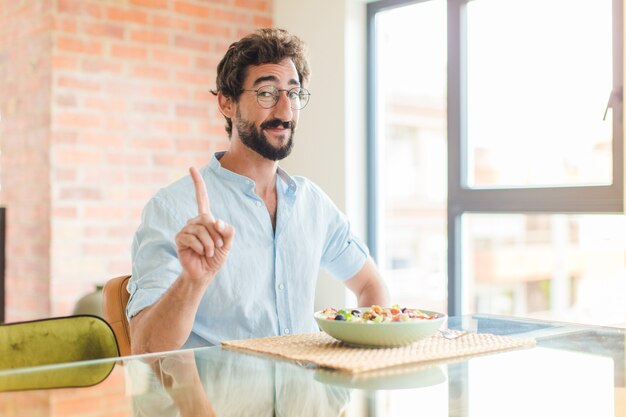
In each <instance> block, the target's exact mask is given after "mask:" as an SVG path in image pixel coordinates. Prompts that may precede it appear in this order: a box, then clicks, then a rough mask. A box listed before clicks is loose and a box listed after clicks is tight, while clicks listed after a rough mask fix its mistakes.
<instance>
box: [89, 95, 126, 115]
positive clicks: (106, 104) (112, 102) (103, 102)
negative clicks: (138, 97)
mask: <svg viewBox="0 0 626 417" xmlns="http://www.w3.org/2000/svg"><path fill="white" fill-rule="evenodd" d="M85 108H87V109H94V110H101V111H104V112H109V113H119V112H125V111H126V100H125V99H123V98H117V97H111V98H100V97H87V98H86V99H85Z"/></svg>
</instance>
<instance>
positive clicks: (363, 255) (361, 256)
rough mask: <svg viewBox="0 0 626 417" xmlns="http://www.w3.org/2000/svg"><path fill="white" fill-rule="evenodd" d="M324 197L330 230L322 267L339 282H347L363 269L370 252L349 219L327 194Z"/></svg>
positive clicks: (328, 230)
mask: <svg viewBox="0 0 626 417" xmlns="http://www.w3.org/2000/svg"><path fill="white" fill-rule="evenodd" d="M320 192H321V191H320ZM324 197H325V199H326V210H325V211H324V212H325V217H326V219H327V220H328V223H327V227H328V229H327V233H326V236H327V238H326V245H325V248H324V252H323V254H322V262H321V267H322V268H324V269H325V270H327V271H328V272H329V273H330V274H331V275H333V276H334V277H335V278H337V279H338V280H340V281H345V280H347V279H350V278H352V277H353V276H354V275H356V273H357V272H359V271H360V270H361V268H363V265H365V261H366V260H367V258H368V257H369V250H368V248H367V246H366V245H365V243H364V242H363V241H362V240H361V239H360V238H359V237H357V236H356V235H354V234H353V233H352V230H351V228H350V222H349V221H348V218H347V217H346V216H345V215H344V214H343V213H342V212H341V211H340V210H339V209H338V208H337V206H335V204H334V203H333V202H332V201H331V200H330V198H329V197H327V196H326V195H325V194H324Z"/></svg>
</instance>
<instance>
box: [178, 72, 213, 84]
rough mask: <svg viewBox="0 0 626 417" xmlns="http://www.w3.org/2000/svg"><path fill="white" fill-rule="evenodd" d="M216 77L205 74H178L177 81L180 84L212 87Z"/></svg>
mask: <svg viewBox="0 0 626 417" xmlns="http://www.w3.org/2000/svg"><path fill="white" fill-rule="evenodd" d="M213 80H214V77H211V76H209V75H208V74H206V73H204V72H177V73H176V81H177V82H180V83H188V84H196V85H205V86H207V85H211V83H213Z"/></svg>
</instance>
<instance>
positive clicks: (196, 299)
mask: <svg viewBox="0 0 626 417" xmlns="http://www.w3.org/2000/svg"><path fill="white" fill-rule="evenodd" d="M184 274H185V273H184V272H183V273H182V274H181V275H180V276H179V277H178V278H177V279H176V281H174V283H172V286H171V287H170V288H169V289H168V290H167V291H166V292H165V294H163V296H162V297H161V298H160V299H159V300H157V301H156V302H155V303H154V304H152V305H151V306H149V307H146V308H145V309H143V310H141V311H140V312H139V313H138V314H137V315H136V316H134V317H133V318H132V319H131V320H130V340H131V350H132V353H133V354H139V353H150V352H163V351H168V350H175V349H179V348H180V347H181V346H182V345H183V344H184V343H185V341H187V339H188V338H189V335H190V334H191V328H192V326H193V322H194V319H195V316H196V312H197V311H198V306H199V305H200V300H201V299H202V295H203V294H204V291H205V290H206V288H207V286H208V284H209V283H210V282H211V280H210V279H207V281H206V282H205V283H203V282H200V281H199V280H191V279H188V278H187V277H185V276H184Z"/></svg>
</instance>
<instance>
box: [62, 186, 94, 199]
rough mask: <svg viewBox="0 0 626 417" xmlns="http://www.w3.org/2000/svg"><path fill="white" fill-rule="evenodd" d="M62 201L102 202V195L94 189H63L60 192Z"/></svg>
mask: <svg viewBox="0 0 626 417" xmlns="http://www.w3.org/2000/svg"><path fill="white" fill-rule="evenodd" d="M59 198H60V199H61V200H100V199H101V198H102V194H101V193H100V190H99V189H98V188H93V187H63V188H61V189H60V190H59Z"/></svg>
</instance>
